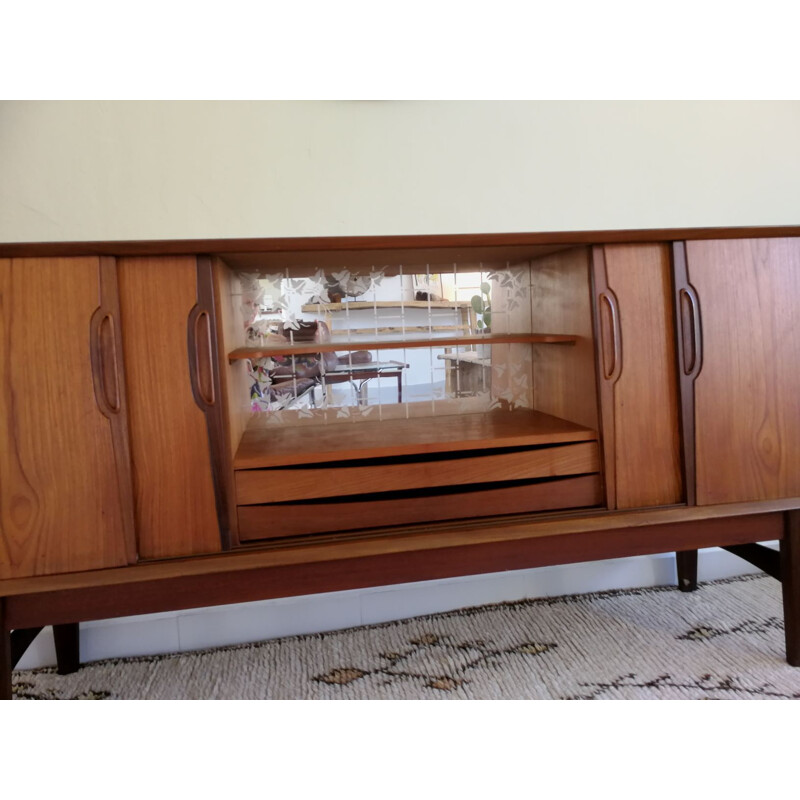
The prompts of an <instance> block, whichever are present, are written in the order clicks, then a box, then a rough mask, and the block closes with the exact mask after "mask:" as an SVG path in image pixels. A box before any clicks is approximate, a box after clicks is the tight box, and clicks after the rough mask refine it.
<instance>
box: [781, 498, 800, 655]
mask: <svg viewBox="0 0 800 800" xmlns="http://www.w3.org/2000/svg"><path fill="white" fill-rule="evenodd" d="M785 518H786V525H785V529H784V533H783V539H781V588H782V589H783V624H784V629H785V631H786V660H787V661H788V662H789V663H790V664H791V665H792V666H793V667H800V511H787V512H786V515H785Z"/></svg>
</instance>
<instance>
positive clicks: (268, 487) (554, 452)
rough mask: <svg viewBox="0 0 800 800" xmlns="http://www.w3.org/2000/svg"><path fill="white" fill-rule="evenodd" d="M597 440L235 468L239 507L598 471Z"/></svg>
mask: <svg viewBox="0 0 800 800" xmlns="http://www.w3.org/2000/svg"><path fill="white" fill-rule="evenodd" d="M599 469H600V459H599V455H598V447H597V442H580V443H578V444H570V445H560V446H555V447H543V448H536V449H530V450H522V451H513V452H507V453H500V454H497V455H474V456H473V455H470V456H468V457H465V458H446V459H436V460H431V459H428V460H412V461H408V462H406V463H386V462H385V460H381V461H376V462H375V463H371V464H367V465H364V466H357V467H351V466H338V465H337V464H335V463H333V464H325V465H315V466H310V467H294V468H291V469H280V468H277V469H252V470H238V471H237V472H236V502H237V505H240V506H242V505H254V504H257V503H279V502H287V501H291V500H308V499H311V498H318V497H342V496H347V495H354V494H368V493H373V492H390V491H398V490H408V489H422V488H427V487H435V486H460V485H465V484H473V483H486V482H498V481H513V480H531V479H534V478H544V477H554V476H561V475H581V474H586V473H592V472H598V471H599Z"/></svg>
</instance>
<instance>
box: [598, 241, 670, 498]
mask: <svg viewBox="0 0 800 800" xmlns="http://www.w3.org/2000/svg"><path fill="white" fill-rule="evenodd" d="M593 260H594V287H595V297H594V301H595V320H596V328H597V376H598V386H599V388H600V406H601V413H602V427H603V450H604V458H605V480H606V492H607V500H608V506H609V508H642V507H646V506H662V505H670V504H673V503H680V502H682V501H683V499H684V493H683V478H682V474H681V459H680V455H681V448H680V413H679V399H678V381H677V376H676V366H677V361H676V353H675V329H674V322H673V306H672V274H671V269H670V254H669V249H668V247H667V246H666V245H658V244H653V245H638V244H629V245H606V246H605V247H596V248H595V250H594V259H593Z"/></svg>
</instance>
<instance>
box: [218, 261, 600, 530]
mask: <svg viewBox="0 0 800 800" xmlns="http://www.w3.org/2000/svg"><path fill="white" fill-rule="evenodd" d="M486 250H487V249H486V248H483V250H482V252H481V253H480V254H477V253H475V254H473V253H470V252H469V250H468V248H461V249H460V250H459V252H458V253H457V254H447V253H441V252H432V253H427V254H426V253H402V252H397V251H395V252H393V253H386V252H383V251H375V252H368V251H362V252H358V253H344V252H342V253H325V254H313V255H312V254H308V255H306V256H304V255H303V254H293V253H289V254H276V253H273V254H269V255H265V256H264V257H259V256H257V255H255V254H254V255H247V256H244V257H242V256H239V257H224V256H223V257H219V258H215V259H214V264H213V266H214V275H215V284H216V285H215V289H216V295H217V322H218V330H219V334H220V335H219V363H220V370H221V378H222V394H223V406H224V408H225V409H226V417H227V437H226V444H227V446H228V447H229V459H228V464H227V465H226V469H227V471H228V473H229V474H228V478H229V486H230V488H229V504H228V505H229V508H230V509H232V510H233V513H232V517H231V526H230V527H231V529H232V534H233V535H232V540H233V542H234V543H236V542H238V543H240V544H247V543H250V542H257V541H262V540H277V539H282V538H284V537H296V536H303V535H311V534H321V533H332V534H333V533H337V532H339V533H343V532H352V531H359V530H361V531H364V530H368V529H369V530H372V529H382V528H386V527H396V526H403V525H410V524H417V523H425V522H435V521H443V520H456V519H460V518H468V517H469V518H474V517H489V516H503V515H509V514H528V513H535V512H542V511H557V510H562V509H573V508H587V507H593V506H598V505H601V504H602V503H603V486H602V470H601V458H600V452H599V448H600V443H599V437H598V411H597V391H596V378H595V347H594V341H593V320H592V299H591V298H592V292H591V285H590V284H591V278H590V258H589V251H588V250H587V249H586V248H573V249H559V248H552V247H551V248H548V249H547V251H544V252H542V251H543V250H544V248H538V249H537V248H530V252H529V253H520V252H518V251H516V252H514V253H513V259H512V258H508V255H509V254H508V253H506V252H503V248H495V251H491V250H490V251H489V252H486ZM553 251H556V252H553ZM449 255H454V256H455V258H454V259H453V260H450V259H449V258H448V256H449ZM348 294H350V297H348V296H347V295H348ZM320 332H322V334H323V335H320ZM281 368H282V369H281ZM279 371H282V374H280V375H279V376H278V377H277V379H276V377H275V376H276V375H277V373H278V372H279ZM420 376H423V380H420ZM424 378H427V385H426V383H425V380H424ZM276 384H277V385H279V386H280V385H282V386H283V387H284V391H283V392H276V391H275V390H274V388H275V385H276ZM365 387H366V388H365Z"/></svg>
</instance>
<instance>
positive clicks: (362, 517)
mask: <svg viewBox="0 0 800 800" xmlns="http://www.w3.org/2000/svg"><path fill="white" fill-rule="evenodd" d="M602 499H603V491H602V481H601V480H600V475H599V474H594V475H581V476H580V477H577V478H562V479H558V480H553V481H545V482H542V483H534V484H529V485H527V486H513V487H505V488H502V489H479V490H474V491H466V492H458V493H442V494H439V495H436V496H435V497H404V498H400V499H389V500H381V499H376V500H367V501H361V502H358V501H356V502H350V501H347V502H324V501H323V502H313V503H282V504H280V505H254V506H239V509H238V513H239V538H240V540H241V541H243V542H248V541H255V540H259V539H275V538H279V537H285V536H302V535H304V534H312V533H323V532H335V531H345V530H358V529H361V528H378V527H382V526H384V527H385V526H393V525H409V524H412V523H419V522H438V521H443V520H448V519H459V518H464V517H486V516H499V515H502V514H522V513H526V512H533V511H557V510H560V509H567V508H586V507H590V506H596V505H600V503H601V502H602Z"/></svg>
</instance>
